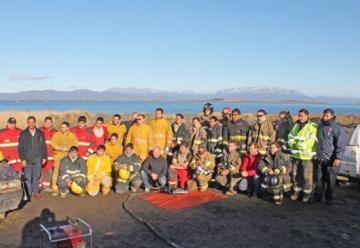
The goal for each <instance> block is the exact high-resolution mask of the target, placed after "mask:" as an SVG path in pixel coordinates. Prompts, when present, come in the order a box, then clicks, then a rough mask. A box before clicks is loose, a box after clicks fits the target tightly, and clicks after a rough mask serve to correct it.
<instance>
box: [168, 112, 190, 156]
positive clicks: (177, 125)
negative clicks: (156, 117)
mask: <svg viewBox="0 0 360 248" xmlns="http://www.w3.org/2000/svg"><path fill="white" fill-rule="evenodd" d="M171 129H172V131H173V134H174V135H173V141H172V144H171V150H170V152H169V154H168V155H169V156H173V155H174V153H175V152H177V151H178V150H179V149H180V145H181V143H183V142H186V143H188V144H190V142H191V138H190V131H189V129H188V128H187V127H186V124H185V120H184V115H183V114H180V113H178V114H176V117H175V121H174V122H173V123H172V124H171ZM171 159H172V157H171Z"/></svg>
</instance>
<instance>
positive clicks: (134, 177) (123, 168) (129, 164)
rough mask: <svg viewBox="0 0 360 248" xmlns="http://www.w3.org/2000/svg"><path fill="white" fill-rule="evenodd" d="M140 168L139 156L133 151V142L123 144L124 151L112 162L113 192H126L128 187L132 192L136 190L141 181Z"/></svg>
mask: <svg viewBox="0 0 360 248" xmlns="http://www.w3.org/2000/svg"><path fill="white" fill-rule="evenodd" d="M140 169H141V162H140V158H139V157H138V156H136V154H135V153H134V146H133V144H131V143H129V144H127V145H126V146H125V151H124V153H123V154H122V155H121V156H120V157H119V158H118V159H117V160H116V161H115V163H114V171H115V173H114V175H115V178H116V182H115V192H116V193H118V194H123V193H126V192H128V190H129V187H130V190H131V191H132V192H136V190H137V189H138V188H139V187H140V185H141V183H142V180H141V176H140Z"/></svg>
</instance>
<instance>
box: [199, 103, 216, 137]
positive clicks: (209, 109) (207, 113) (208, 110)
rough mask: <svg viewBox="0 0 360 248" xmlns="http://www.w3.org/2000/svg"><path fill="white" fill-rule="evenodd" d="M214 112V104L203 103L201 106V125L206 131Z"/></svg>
mask: <svg viewBox="0 0 360 248" xmlns="http://www.w3.org/2000/svg"><path fill="white" fill-rule="evenodd" d="M213 113H214V106H213V105H212V104H211V103H209V102H208V103H205V105H204V106H203V114H204V115H203V116H202V117H201V126H202V127H203V128H204V129H205V131H206V132H208V130H209V127H210V124H209V121H210V117H211V116H212V114H213Z"/></svg>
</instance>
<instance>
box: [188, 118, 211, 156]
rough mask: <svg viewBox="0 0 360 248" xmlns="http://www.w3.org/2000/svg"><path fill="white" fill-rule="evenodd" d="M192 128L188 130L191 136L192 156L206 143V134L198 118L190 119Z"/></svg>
mask: <svg viewBox="0 0 360 248" xmlns="http://www.w3.org/2000/svg"><path fill="white" fill-rule="evenodd" d="M192 123H193V126H192V128H191V129H190V136H191V151H192V153H193V154H196V153H197V152H198V151H199V146H200V144H205V145H206V142H207V134H206V131H205V129H204V128H203V127H202V126H201V121H200V118H199V117H194V118H193V119H192Z"/></svg>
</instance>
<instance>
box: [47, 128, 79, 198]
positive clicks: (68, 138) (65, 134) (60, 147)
mask: <svg viewBox="0 0 360 248" xmlns="http://www.w3.org/2000/svg"><path fill="white" fill-rule="evenodd" d="M51 146H52V148H53V150H54V169H53V173H52V177H51V191H52V192H53V195H54V196H56V195H57V194H58V192H59V188H58V186H57V179H58V176H59V165H60V160H61V159H63V158H64V157H65V156H67V155H68V152H69V149H70V147H72V146H78V140H77V138H76V136H75V134H73V133H72V132H70V124H69V122H66V121H64V122H63V123H62V124H61V128H60V131H59V132H56V133H55V134H54V136H53V137H52V138H51Z"/></svg>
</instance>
